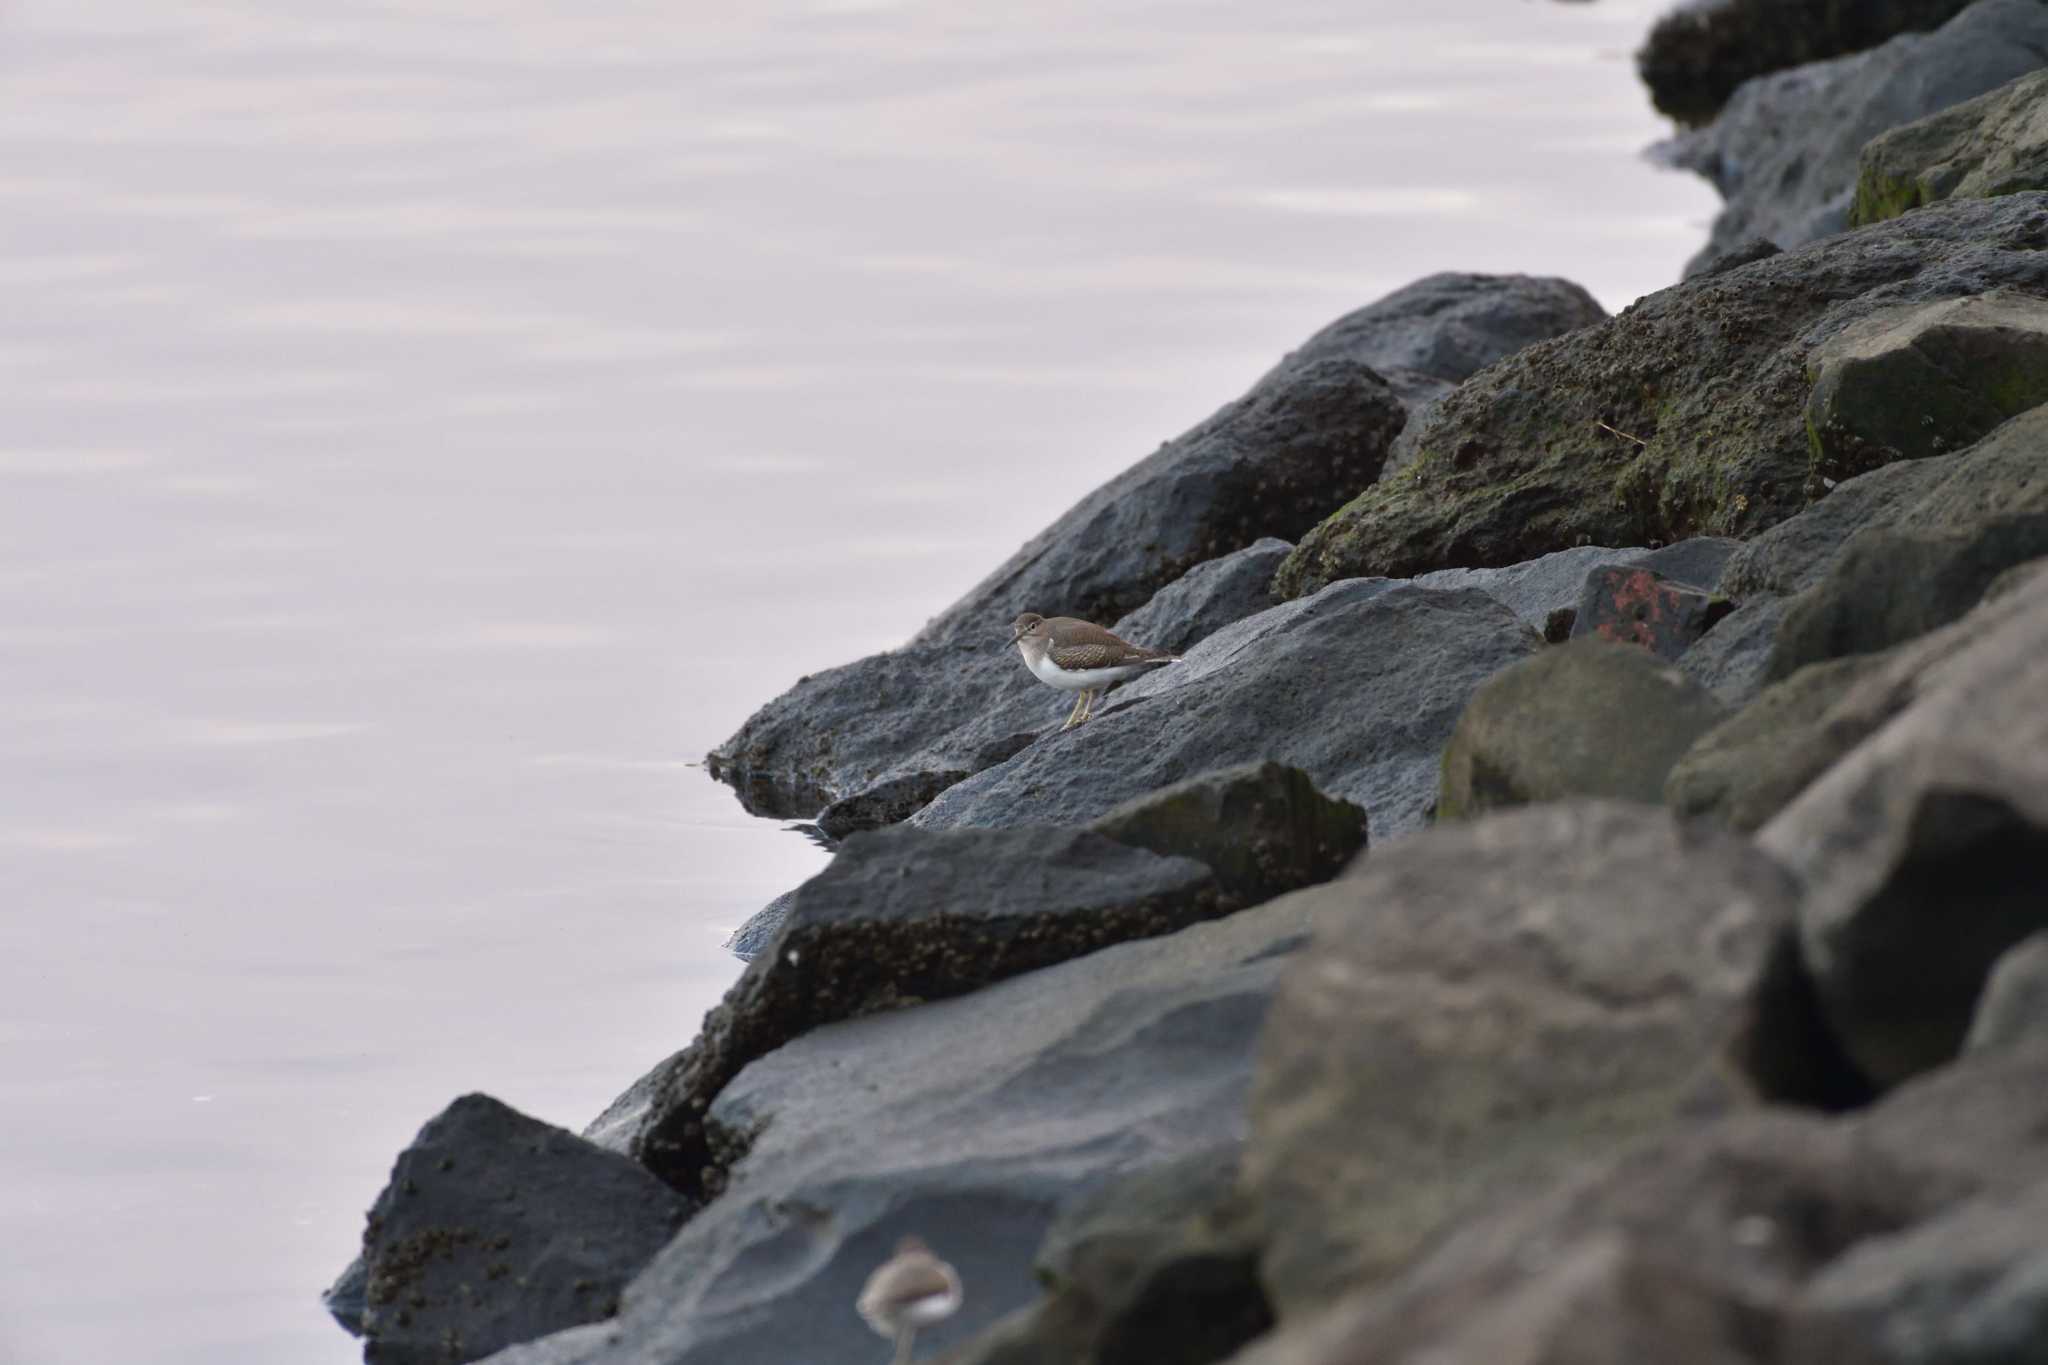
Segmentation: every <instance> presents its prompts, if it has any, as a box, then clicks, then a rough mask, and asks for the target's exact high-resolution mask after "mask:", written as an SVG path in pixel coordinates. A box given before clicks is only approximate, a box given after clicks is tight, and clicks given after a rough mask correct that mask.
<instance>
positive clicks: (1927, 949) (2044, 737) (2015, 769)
mask: <svg viewBox="0 0 2048 1365" xmlns="http://www.w3.org/2000/svg"><path fill="white" fill-rule="evenodd" d="M1952 629H1954V630H1955V631H1957V632H1959V633H1961V632H1967V633H1968V635H1969V636H1971V637H1974V638H1969V639H1968V643H1966V644H1962V645H1960V647H1958V648H1955V649H1953V650H1952V651H1951V652H1948V653H1946V654H1945V655H1944V656H1943V657H1941V658H1939V659H1938V660H1937V661H1935V662H1933V663H1931V664H1929V665H1928V666H1926V667H1925V668H1923V669H1921V670H1919V676H1917V677H1916V678H1914V679H1913V684H1912V685H1913V688H1914V693H1915V695H1914V697H1913V700H1912V701H1911V703H1910V704H1909V705H1906V706H1904V707H1903V708H1902V709H1900V710H1899V712H1898V714H1896V715H1895V716H1893V717H1892V718H1891V719H1889V720H1888V721H1886V722H1885V723H1884V724H1883V725H1882V726H1881V727H1879V728H1877V729H1876V730H1875V731H1874V732H1873V733H1872V734H1871V735H1870V737H1869V738H1868V739H1865V740H1864V741H1863V742H1862V743H1861V744H1859V745H1857V746H1856V747H1855V749H1854V750H1853V751H1851V752H1850V753H1849V754H1848V755H1847V756H1846V757H1844V758H1843V759H1842V760H1841V761H1839V762H1838V763H1836V764H1835V765H1834V766H1833V767H1832V768H1830V769H1829V770H1828V771H1827V772H1826V773H1825V774H1823V775H1822V776H1820V777H1819V778H1818V779H1817V780H1816V781H1814V782H1813V783H1812V784H1811V785H1810V786H1808V787H1807V788H1806V789H1805V790H1804V791H1803V792H1802V793H1801V794H1800V795H1799V797H1798V798H1797V799H1796V800H1795V801H1793V802H1792V804H1791V805H1789V806H1788V807H1786V808H1785V809H1784V810H1783V811H1782V812H1780V813H1779V814H1778V816H1777V817H1776V818H1775V819H1773V820H1772V821H1771V822H1770V823H1769V824H1768V825H1766V826H1764V828H1763V829H1762V831H1761V832H1760V833H1759V835H1758V839H1759V842H1760V843H1761V844H1762V846H1763V847H1764V848H1765V849H1767V850H1768V851H1769V852H1771V853H1772V854H1773V855H1774V856H1776V857H1777V858H1779V859H1780V860H1781V861H1782V862H1784V863H1785V864H1786V865H1787V866H1788V867H1790V868H1791V869H1793V871H1795V872H1796V873H1797V874H1798V875H1799V876H1800V878H1801V879H1802V880H1803V881H1804V883H1805V885H1806V895H1805V898H1804V900H1803V902H1802V904H1801V907H1800V942H1801V948H1802V952H1803V955H1804V958H1805V961H1806V965H1807V968H1808V970H1809V971H1810V972H1811V974H1812V978H1813V981H1814V984H1815V988H1816V990H1817V992H1818V995H1819V999H1820V1004H1821V1007H1822V1009H1823V1011H1824V1012H1825V1014H1826V1017H1827V1019H1828V1021H1829V1023H1830V1025H1831V1026H1832V1027H1833V1029H1834V1031H1835V1032H1836V1034H1837V1035H1838V1036H1839V1037H1840V1038H1841V1040H1842V1042H1843V1044H1844V1046H1845V1047H1846V1048H1847V1049H1848V1052H1849V1054H1850V1056H1851V1057H1852V1058H1853V1059H1854V1060H1855V1062H1856V1064H1857V1066H1858V1067H1860V1068H1861V1069H1862V1070H1863V1072H1864V1073H1865V1074H1866V1075H1868V1076H1869V1077H1870V1078H1871V1079H1872V1080H1873V1081H1875V1082H1877V1083H1878V1084H1880V1085H1891V1084H1896V1083H1897V1082H1899V1081H1902V1080H1904V1079H1906V1078H1907V1077H1910V1076H1913V1075H1915V1074H1917V1073H1919V1072H1922V1071H1925V1070H1927V1069H1929V1068H1930V1067H1934V1066H1938V1065H1940V1064H1941V1063H1942V1062H1944V1061H1946V1060H1948V1059H1949V1058H1951V1057H1953V1056H1955V1055H1956V1053H1957V1051H1958V1050H1959V1049H1960V1047H1961V1046H1962V1043H1963V1039H1964V1035H1965V1032H1966V1030H1967V1029H1968V1027H1969V1024H1970V1013H1971V1010H1972V1008H1973V1006H1974V1005H1975V1003H1976V1000H1977V996H1978V993H1979V991H1980V990H1981V989H1982V987H1983V984H1984V979H1985V976H1986V975H1987V974H1988V973H1989V971H1990V970H1991V966H1992V964H1993V963H1994V962H1995V961H1996V960H1997V958H1998V956H1999V954H2000V953H2002V952H2004V951H2005V950H2006V949H2007V948H2009V947H2011V946H2012V945H2013V944H2014V943H2017V942H2018V941H2019V940H2021V939H2023V938H2025V937H2026V936H2027V935H2028V934H2030V933H2033V932H2035V931H2037V930H2039V929H2042V928H2048V896H2044V895H2043V894H2042V886H2043V879H2042V868H2043V867H2044V866H2048V706H2044V705H2043V704H2042V699H2043V698H2044V697H2048V574H2035V575H2033V576H2032V577H2030V578H2028V579H2027V580H2025V581H2024V582H2022V583H2021V584H2020V585H2019V586H2018V587H2016V588H2015V589H2013V590H2011V591H2008V592H2006V593H2004V594H2003V595H2001V596H1999V597H1998V598H1996V599H1995V600H1992V601H1990V602H1987V603H1986V604H1985V605H1984V606H1983V607H1982V608H1980V610H1979V612H1978V613H1977V614H1975V615H1974V616H1973V617H1972V618H1970V619H1968V620H1966V621H1964V622H1962V623H1960V624H1959V625H1958V626H1956V627H1954V628H1952ZM1930 642H1932V643H1931V644H1930ZM1941 643H1943V642H1941V641H1936V640H1934V637H1928V640H1926V641H1922V642H1920V649H1921V651H1923V652H1925V651H1929V650H1931V649H1933V648H1936V647H1938V646H1939V645H1940V644H1941ZM1905 648H1906V649H1907V650H1909V651H1911V650H1914V649H1915V646H1911V645H1909V646H1906V647H1905ZM1879 681H1881V680H1880V679H1877V678H1872V679H1868V680H1866V683H1865V685H1870V684H1874V683H1877V682H1879Z"/></svg>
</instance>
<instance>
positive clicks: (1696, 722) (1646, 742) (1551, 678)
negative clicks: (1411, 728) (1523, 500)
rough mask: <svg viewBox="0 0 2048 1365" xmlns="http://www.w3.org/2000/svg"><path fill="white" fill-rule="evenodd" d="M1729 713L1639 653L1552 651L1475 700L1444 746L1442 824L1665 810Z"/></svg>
mask: <svg viewBox="0 0 2048 1365" xmlns="http://www.w3.org/2000/svg"><path fill="white" fill-rule="evenodd" d="M1726 714H1727V713H1726V710H1725V709H1724V708H1723V707H1722V705H1721V703H1719V702H1718V701H1716V700H1714V696H1713V694H1712V693H1710V692H1708V691H1707V690H1706V689H1705V688H1704V687H1701V686H1700V685H1699V684H1698V683H1696V682H1694V681H1693V680H1692V679H1690V678H1688V677H1686V676H1685V674H1683V673H1681V672H1679V671H1678V670H1677V669H1676V668H1674V667H1672V666H1671V665H1670V664H1669V663H1666V662H1664V661H1662V660H1660V659H1658V658H1657V657H1656V656H1655V655H1654V654H1651V653H1650V652H1649V651H1648V650H1645V649H1641V648H1639V647H1637V646H1635V645H1623V644H1615V643H1612V642H1610V641H1606V640H1583V639H1582V640H1572V641H1570V642H1568V643H1566V644H1563V645H1559V646H1557V647H1556V648H1553V649H1546V650H1544V651H1543V652H1542V653H1540V654H1538V655H1536V656H1535V657H1534V658H1530V659H1525V660H1523V661H1522V662H1521V663H1518V664H1516V665H1514V666H1513V667H1512V668H1506V669H1503V670H1501V672H1500V673H1498V674H1497V675H1495V676H1494V677H1492V678H1490V679H1488V680H1487V681H1486V683H1485V684H1484V685H1482V686H1481V687H1480V688H1479V690H1478V691H1477V692H1475V693H1473V695H1472V701H1471V704H1470V705H1468V706H1467V707H1466V708H1465V714H1464V715H1462V716H1460V717H1459V718H1458V725H1457V729H1456V730H1455V731H1454V732H1453V733H1452V735H1451V739H1450V743H1449V744H1448V745H1446V746H1445V748H1444V753H1443V766H1442V772H1443V785H1442V790H1441V792H1440V794H1439V796H1438V799H1437V818H1438V819H1439V820H1467V819H1471V818H1473V817H1475V816H1478V815H1482V814H1484V813H1486V812H1487V811H1491V810H1499V809H1502V808H1504V807H1508V806H1520V805H1527V804H1529V803H1531V802H1537V801H1557V800H1562V799H1563V798H1565V797H1570V796H1588V797H1601V796H1604V797H1614V798H1616V799H1620V800H1628V801H1643V802H1656V801H1658V800H1661V799H1662V797H1663V792H1664V779H1665V776H1666V775H1667V774H1668V773H1669V772H1670V771H1671V766H1672V764H1674V763H1676V762H1677V761H1678V759H1679V756H1680V755H1682V754H1683V753H1685V751H1686V750H1687V749H1689V748H1690V747H1692V744H1693V741H1694V740H1696V739H1698V738H1699V737H1700V736H1701V735H1703V734H1705V733H1706V732H1707V731H1708V730H1711V729H1712V728H1713V727H1714V726H1715V725H1716V724H1718V723H1719V722H1720V721H1721V719H1722V718H1723V717H1724V716H1725V715H1726Z"/></svg>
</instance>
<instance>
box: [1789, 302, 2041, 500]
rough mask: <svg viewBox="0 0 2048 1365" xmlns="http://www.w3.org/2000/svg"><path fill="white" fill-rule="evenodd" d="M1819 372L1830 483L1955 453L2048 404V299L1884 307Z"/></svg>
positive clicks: (1815, 364)
mask: <svg viewBox="0 0 2048 1365" xmlns="http://www.w3.org/2000/svg"><path fill="white" fill-rule="evenodd" d="M1807 370H1808V373H1809V374H1810V375H1811V376H1812V378H1813V393H1812V396H1810V397H1809V398H1808V399H1807V401H1806V426H1807V430H1808V431H1810V432H1811V433H1812V435H1813V443H1814V446H1815V454H1816V461H1815V465H1814V467H1815V469H1816V470H1817V471H1818V472H1819V473H1820V474H1821V476H1822V477H1823V478H1826V479H1834V480H1841V479H1847V478H1853V477H1855V476H1856V475H1858V474H1862V473H1866V472H1868V471H1869V470H1872V469H1875V468H1877V467H1879V466H1880V465H1887V464H1890V463H1892V462H1893V461H1894V460H1918V459H1924V458H1925V457H1927V456H1929V455H1944V454H1949V453H1952V452H1954V451H1957V450H1961V449H1962V448H1963V447H1965V446H1968V445H1973V444H1975V443H1976V442H1977V441H1979V440H1982V439H1983V438H1984V437H1986V436H1988V435H1990V434H1991V432H1992V430H1993V429H1994V428H1996V427H1997V426H1998V425H1999V424H2000V423H2001V422H2004V421H2006V420H2007V419H2009V418H2013V417H2017V416H2019V415H2020V414H2021V413H2023V412H2025V411H2026V410H2027V409H2029V408H2033V407H2038V406H2040V405H2041V403H2042V402H2044V401H2048V301H2044V300H2042V299H2038V298H2034V297H2032V296H2030V295H2026V294H2019V293H2013V292H2010V291H2005V290H1998V291H1994V292H1992V293H1989V294H1977V295H1972V296H1969V297H1967V298H1960V299H1941V300H1938V301H1935V302H1932V303H1911V304H1902V305H1900V306H1899V307H1896V308H1885V309H1881V310H1879V311H1878V312H1875V313H1872V314H1871V315H1870V316H1869V317H1866V318H1861V319H1858V320H1857V321H1856V322H1854V323H1852V324H1851V325H1850V326H1848V327H1845V328H1843V329H1842V331H1841V332H1839V333H1837V334H1836V335H1834V336H1832V337H1830V338H1828V340H1827V341H1825V342H1823V343H1822V344H1821V345H1819V346H1818V347H1816V348H1814V352H1813V354H1812V355H1811V356H1810V357H1809V358H1808V360H1807Z"/></svg>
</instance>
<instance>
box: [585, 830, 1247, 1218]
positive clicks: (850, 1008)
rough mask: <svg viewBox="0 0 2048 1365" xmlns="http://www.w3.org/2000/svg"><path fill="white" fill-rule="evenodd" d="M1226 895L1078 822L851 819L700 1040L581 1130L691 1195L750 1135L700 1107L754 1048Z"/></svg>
mask: <svg viewBox="0 0 2048 1365" xmlns="http://www.w3.org/2000/svg"><path fill="white" fill-rule="evenodd" d="M1222 909H1223V902H1222V896H1221V893H1220V891H1219V889H1218V887H1217V885H1216V880H1215V877H1214V876H1213V875H1212V874H1211V873H1210V871H1209V869H1208V868H1207V867H1205V866H1203V865H1202V864H1200V863H1197V862H1194V861H1192V860H1191V859H1187V858H1162V857H1160V856H1158V855H1157V854H1154V853H1150V852H1148V851H1146V850H1144V849H1141V848H1133V847H1130V846H1129V845H1126V844H1120V843H1117V842H1115V841H1114V840H1112V839H1109V838H1107V837H1105V836H1103V835H1100V834H1093V833H1089V832H1087V831H1083V830H1055V829H1004V830H959V831H953V832H948V833H943V834H941V833H932V832H928V831H924V830H910V829H902V828H898V829H889V830H877V831H873V832H871V833H866V834H858V835H855V836H854V837H853V838H851V839H848V840H847V841H846V844H845V846H844V847H843V848H841V849H840V850H839V852H838V854H837V855H835V856H834V858H833V859H832V861H831V863H830V864H829V865H827V867H826V868H825V870H824V871H823V872H821V873H819V874H818V875H817V876H815V877H813V878H811V880H809V881H807V882H805V883H804V884H803V885H802V886H801V887H799V888H797V892H796V899H795V901H794V902H793V903H792V904H791V905H790V907H789V914H788V917H787V918H786V919H785V920H784V922H783V926H782V929H781V932H780V933H779V934H778V935H777V936H776V938H775V939H774V941H773V942H771V943H770V944H769V945H768V947H767V949H766V950H764V951H763V952H762V953H761V954H760V955H759V956H757V957H756V958H755V959H754V960H753V961H752V962H750V963H749V964H748V966H747V970H746V971H745V973H743V974H742V975H741V977H740V979H739V981H738V982H737V983H736V984H735V985H734V986H733V987H732V989H731V990H729V991H727V992H726V995H725V999H724V1000H722V1001H721V1002H720V1003H719V1004H718V1006H717V1007H716V1008H714V1009H713V1010H712V1011H711V1013H710V1014H708V1015H706V1016H705V1019H704V1030H703V1032H702V1033H701V1034H700V1035H699V1036H698V1038H697V1040H696V1041H695V1042H693V1043H691V1044H690V1046H689V1047H687V1048H685V1049H684V1050H683V1051H681V1052H679V1053H677V1054H675V1055H674V1056H672V1057H670V1058H669V1059H668V1060H667V1061H665V1062H663V1063H662V1064H661V1065H660V1066H659V1067H657V1068H655V1070H654V1071H653V1072H652V1073H650V1074H649V1075H648V1076H646V1077H643V1078H642V1079H641V1080H640V1081H639V1082H638V1083H636V1084H635V1085H634V1086H633V1088H632V1089H630V1090H628V1091H627V1092H626V1093H625V1094H624V1095H622V1096H620V1097H619V1099H617V1100H616V1101H614V1102H613V1104H612V1106H611V1108H610V1109H608V1110H606V1111H605V1113H604V1114H603V1115H601V1116H600V1117H599V1118H598V1119H597V1121H596V1122H595V1123H593V1124H592V1125H591V1126H590V1128H589V1130H588V1135H589V1136H590V1137H591V1138H593V1139H594V1140H596V1141H598V1142H602V1143H603V1144H604V1145H606V1146H608V1147H612V1148H615V1149H618V1150H621V1151H624V1152H626V1153H627V1154H629V1155H631V1156H633V1157H634V1158H636V1159H637V1160H639V1161H640V1162H641V1163H642V1164H643V1165H645V1166H646V1167H647V1168H648V1169H649V1170H651V1171H653V1172H654V1173H655V1174H657V1175H659V1176H661V1177H662V1178H663V1179H664V1180H667V1181H668V1182H669V1183H671V1184H672V1185H675V1186H676V1187H677V1188H678V1189H681V1190H684V1191H685V1192H687V1193H689V1194H691V1195H693V1196H695V1197H700V1198H701V1197H702V1196H704V1195H706V1194H712V1193H716V1189H717V1184H718V1179H719V1168H720V1167H721V1166H722V1165H723V1163H724V1162H725V1161H727V1160H729V1159H730V1157H731V1156H732V1155H733V1154H734V1152H735V1151H736V1150H737V1148H738V1147H739V1146H740V1145H742V1144H743V1142H744V1135H743V1134H734V1133H729V1132H722V1131H720V1130H718V1129H716V1128H715V1127H709V1126H707V1125H706V1123H705V1110H706V1107H707V1106H708V1105H709V1104H710V1103H711V1101H712V1100H713V1099H714V1098H715V1097H716V1096H717V1095H718V1094H719V1092H720V1091H721V1090H722V1089H723V1088H724V1087H725V1085H726V1083H727V1082H729V1081H730V1080H731V1079H732V1078H733V1076H735V1075H737V1074H738V1072H739V1070H740V1068H742V1067H744V1066H745V1065H747V1063H749V1062H751V1061H753V1060H754V1059H755V1058H757V1057H760V1056H762V1055H763V1054H765V1053H767V1052H769V1051H771V1050H773V1049H775V1048H778V1047H781V1046H782V1045H783V1044H785V1043H787V1042H789V1041H790V1040H791V1039H792V1038H796V1037H799V1036H801V1035H802V1034H804V1033H806V1032H808V1031H809V1030H811V1029H814V1028H817V1027H819V1026H820V1025H823V1024H827V1023H830V1022H832V1021H834V1020H838V1019H847V1018H851V1017H854V1016H856V1015H862V1014H869V1013H873V1012H875V1011H878V1010H887V1009H894V1008H899V1007H901V1006H904V1005H908V1004H915V1003H917V1002H918V1001H920V1000H931V999H938V998H942V997H945V996H952V995H960V994H963V993H964V992H967V991H971V990H973V989H975V988H976V987H979V986H985V985H987V984H989V983H990V982H993V981H1000V980H1002V979H1003V978H1004V977H1008V976H1014V975H1016V974H1017V973H1019V972H1027V971H1032V970H1035V969H1037V968H1040V967H1045V966H1048V965H1050V964H1052V963H1055V962H1060V961H1063V960H1065V959H1067V958H1070V957H1076V956H1079V955H1080V954H1083V953H1089V952H1093V951H1095V950H1096V949H1098V948H1101V947H1103V946H1105V945H1107V944H1111V943H1116V942H1120V941H1122V940H1124V939H1132V938H1144V937H1148V936H1151V935H1155V934H1162V933H1167V932H1170V931H1171V930H1174V929H1178V928H1180V927H1181V926H1183V925H1186V924H1190V923H1192V922H1194V921H1196V920H1199V919H1205V918H1207V917H1209V916H1210V915H1214V914H1217V913H1219V912H1220V911H1221V910H1222Z"/></svg>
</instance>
